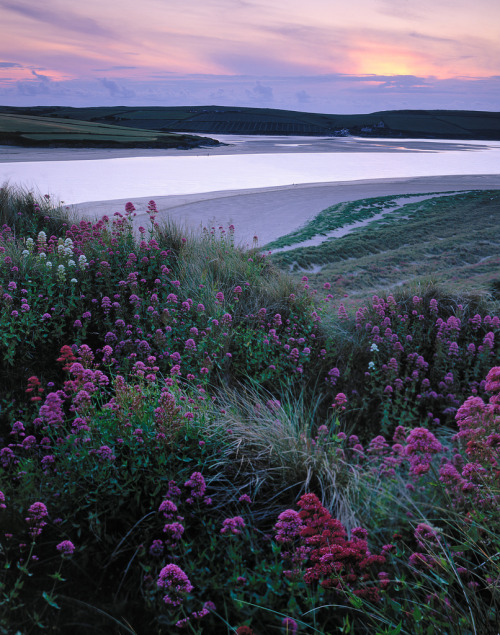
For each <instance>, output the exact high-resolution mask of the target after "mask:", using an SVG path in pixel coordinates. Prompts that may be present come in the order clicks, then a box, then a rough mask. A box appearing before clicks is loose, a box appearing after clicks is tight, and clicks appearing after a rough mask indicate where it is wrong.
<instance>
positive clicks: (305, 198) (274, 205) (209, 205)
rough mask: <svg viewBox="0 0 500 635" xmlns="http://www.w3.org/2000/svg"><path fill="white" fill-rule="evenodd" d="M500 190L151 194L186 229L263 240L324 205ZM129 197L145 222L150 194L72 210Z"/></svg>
mask: <svg viewBox="0 0 500 635" xmlns="http://www.w3.org/2000/svg"><path fill="white" fill-rule="evenodd" d="M484 189H500V174H485V175H470V176H463V175H460V176H432V177H417V178H404V179H403V178H401V179H374V180H359V181H344V182H337V183H314V184H305V185H293V186H283V187H273V188H261V189H251V190H232V191H222V192H208V193H202V194H189V195H177V196H157V197H153V198H154V200H155V202H156V205H157V208H158V210H159V216H158V219H159V220H161V219H162V218H165V217H167V216H169V217H171V218H172V219H174V220H175V221H176V222H177V223H180V224H184V225H185V226H186V227H188V228H195V229H196V228H200V227H203V226H210V227H211V226H215V227H219V226H224V227H227V226H228V225H229V224H231V223H232V224H234V226H235V239H236V241H237V242H240V243H242V244H249V245H251V244H252V241H253V236H255V235H256V236H258V241H259V245H261V246H263V245H265V244H266V243H268V242H270V241H272V240H275V239H276V238H278V237H279V236H283V235H284V234H285V233H288V232H290V231H292V230H295V229H298V228H299V227H301V226H302V225H304V223H306V222H307V221H309V220H310V219H312V218H314V217H315V216H316V214H318V213H319V212H321V211H322V210H323V209H325V208H327V207H329V206H330V205H334V204H336V203H341V202H344V201H353V200H358V199H363V198H371V197H376V196H389V195H397V194H422V193H430V192H450V191H461V190H484ZM129 200H130V201H131V202H132V203H133V204H134V206H135V207H136V210H137V217H136V224H137V225H144V226H147V225H146V223H147V222H148V216H147V213H146V208H147V205H148V202H149V200H151V197H144V198H132V199H130V198H123V199H114V200H108V201H93V202H90V203H81V204H78V205H73V206H72V207H71V209H72V210H73V211H74V212H75V213H76V214H77V215H79V216H80V215H81V216H85V217H96V218H97V217H101V216H102V215H104V214H107V215H109V216H111V215H112V214H114V213H115V212H122V211H123V210H124V207H125V204H126V203H127V202H128V201H129Z"/></svg>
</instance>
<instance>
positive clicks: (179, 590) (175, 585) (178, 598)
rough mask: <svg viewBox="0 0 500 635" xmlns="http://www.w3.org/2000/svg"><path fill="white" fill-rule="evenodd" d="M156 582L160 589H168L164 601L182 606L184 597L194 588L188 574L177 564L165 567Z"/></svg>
mask: <svg viewBox="0 0 500 635" xmlns="http://www.w3.org/2000/svg"><path fill="white" fill-rule="evenodd" d="M156 584H157V586H158V588H159V589H163V590H164V591H166V595H164V596H163V601H164V602H165V604H169V605H170V606H180V605H181V604H182V602H183V601H184V597H185V596H186V595H187V594H188V593H190V592H191V591H192V590H193V589H194V587H193V585H192V584H191V582H190V581H189V578H188V577H187V575H186V574H185V573H184V571H183V570H182V569H181V568H180V567H178V566H177V565H176V564H167V566H166V567H163V569H162V570H161V571H160V575H159V576H158V581H157V583H156Z"/></svg>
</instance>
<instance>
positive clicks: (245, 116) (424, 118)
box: [0, 106, 500, 140]
mask: <svg viewBox="0 0 500 635" xmlns="http://www.w3.org/2000/svg"><path fill="white" fill-rule="evenodd" d="M0 113H5V114H10V115H14V114H15V115H22V116H32V117H33V116H36V117H50V118H57V119H58V120H61V119H65V120H67V119H78V120H82V121H87V122H93V123H95V124H108V125H109V124H111V125H117V126H121V127H126V128H127V129H129V130H131V129H138V128H139V129H143V130H155V131H159V132H172V133H179V132H185V133H193V134H258V135H265V134H269V135H276V134H279V135H310V136H314V135H317V136H324V135H325V136H330V135H334V136H343V135H347V134H351V135H356V136H361V137H389V138H391V137H393V138H394V137H396V138H397V137H407V138H408V137H410V138H427V139H483V140H487V139H489V140H495V139H500V113H499V112H480V111H467V110H389V111H382V112H374V113H370V114H362V115H335V114H333V115H329V114H316V113H308V112H295V111H291V110H276V109H269V108H237V107H228V106H173V107H128V106H116V107H95V108H69V107H59V106H38V107H33V108H14V107H8V106H0ZM100 132H101V134H102V131H100Z"/></svg>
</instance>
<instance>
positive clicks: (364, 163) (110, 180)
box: [0, 136, 500, 205]
mask: <svg viewBox="0 0 500 635" xmlns="http://www.w3.org/2000/svg"><path fill="white" fill-rule="evenodd" d="M217 138H218V139H219V140H221V141H222V142H223V143H225V144H228V145H225V146H222V147H221V148H213V147H210V148H208V147H207V148H198V149H194V150H189V151H186V150H177V151H176V150H170V151H155V150H137V151H135V150H117V151H113V150H110V151H106V150H85V149H77V150H72V149H51V148H47V149H36V150H34V151H32V152H31V153H30V151H29V149H23V148H15V149H14V148H10V149H9V147H8V146H4V147H3V148H1V147H0V185H1V184H2V183H4V182H6V181H8V182H10V183H11V184H16V185H22V186H24V187H27V188H29V189H33V190H34V191H36V192H38V193H39V194H49V195H51V197H53V198H54V199H56V200H59V201H62V202H64V203H65V204H68V205H70V204H77V203H84V202H91V201H103V200H111V199H122V198H126V197H129V198H134V197H145V196H148V197H151V198H154V197H155V196H171V195H183V194H197V193H202V192H220V191H228V190H250V189H256V188H266V187H277V186H292V185H299V184H307V183H335V182H341V181H342V182H345V181H357V180H362V179H395V178H411V177H422V176H441V175H477V174H499V173H500V141H474V142H472V141H470V142H469V141H454V140H444V141H443V140H440V141H437V140H415V139H413V140H401V139H360V138H355V137H347V138H316V137H246V136H245V137H244V136H224V137H217ZM23 153H24V154H23ZM33 157H36V158H37V160H32V159H33ZM24 158H27V159H30V160H23V159H24ZM9 159H11V160H9Z"/></svg>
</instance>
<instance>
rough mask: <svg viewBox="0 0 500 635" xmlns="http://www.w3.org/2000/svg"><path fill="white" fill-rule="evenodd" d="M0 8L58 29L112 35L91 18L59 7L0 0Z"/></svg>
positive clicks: (87, 33)
mask: <svg viewBox="0 0 500 635" xmlns="http://www.w3.org/2000/svg"><path fill="white" fill-rule="evenodd" d="M0 8H3V9H6V10H7V11H12V12H13V13H17V14H18V15H22V16H23V17H25V18H30V19H31V20H36V21H37V22H42V23H44V24H49V25H51V26H54V27H56V28H58V29H64V30H68V31H77V32H79V33H84V34H86V35H99V36H105V37H109V36H110V35H112V33H111V31H110V30H109V29H106V28H104V27H102V26H100V25H99V23H98V22H97V21H96V20H94V19H92V18H86V17H83V16H81V15H78V14H76V13H73V12H71V11H67V10H65V11H63V10H62V9H61V8H60V7H58V8H57V9H54V10H51V9H50V8H47V7H46V6H45V7H43V6H40V5H39V4H37V5H33V4H32V5H29V4H25V3H22V2H19V1H18V0H16V1H15V2H12V1H10V0H0Z"/></svg>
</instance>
